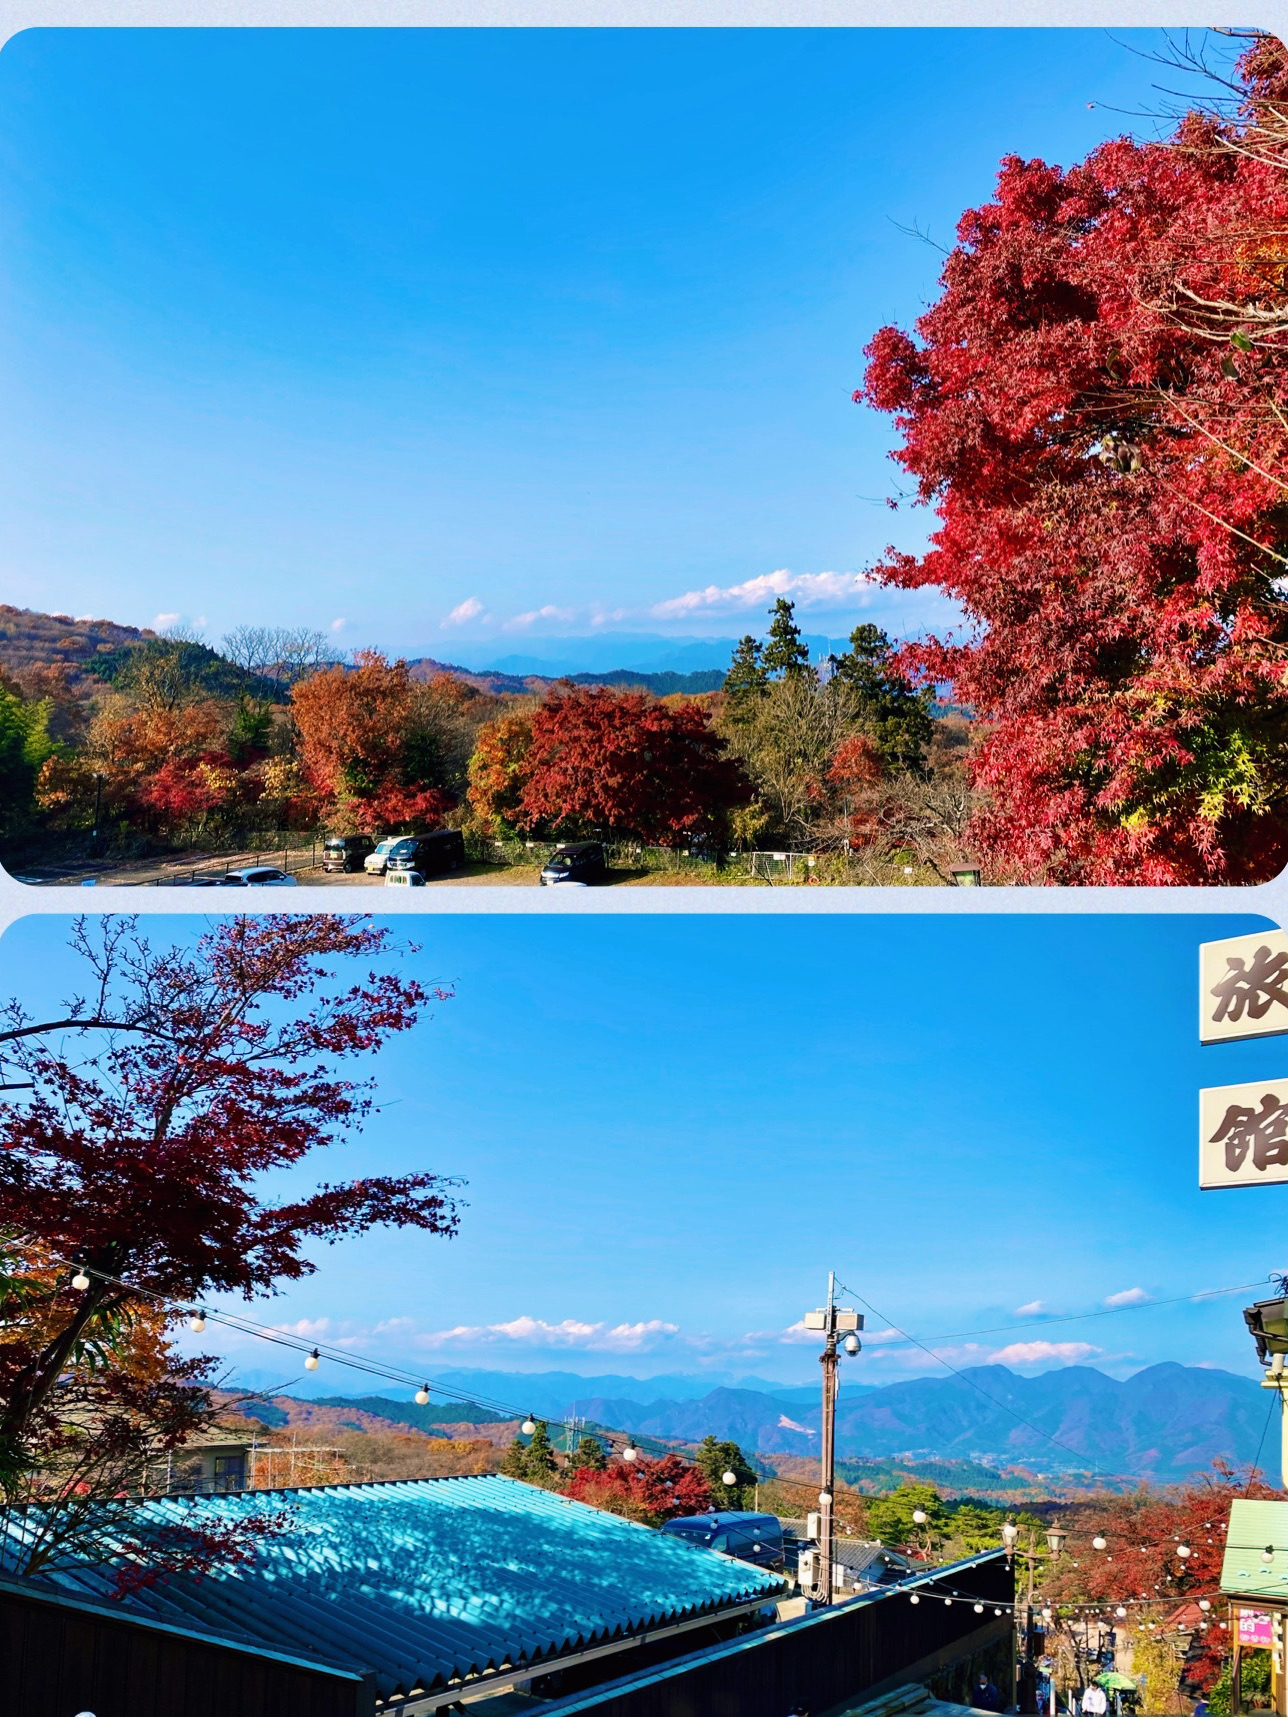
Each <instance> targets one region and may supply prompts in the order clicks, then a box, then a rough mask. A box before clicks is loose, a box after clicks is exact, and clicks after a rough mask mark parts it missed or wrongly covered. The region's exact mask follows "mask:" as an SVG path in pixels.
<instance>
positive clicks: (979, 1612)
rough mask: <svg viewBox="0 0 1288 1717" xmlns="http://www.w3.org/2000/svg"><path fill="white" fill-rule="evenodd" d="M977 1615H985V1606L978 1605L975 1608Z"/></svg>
mask: <svg viewBox="0 0 1288 1717" xmlns="http://www.w3.org/2000/svg"><path fill="white" fill-rule="evenodd" d="M975 1614H976V1615H977V1616H982V1615H983V1614H984V1606H983V1604H976V1606H975Z"/></svg>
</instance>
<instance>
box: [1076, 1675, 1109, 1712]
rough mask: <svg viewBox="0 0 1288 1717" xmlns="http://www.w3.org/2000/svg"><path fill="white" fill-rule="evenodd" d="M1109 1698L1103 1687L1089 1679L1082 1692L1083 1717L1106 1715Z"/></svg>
mask: <svg viewBox="0 0 1288 1717" xmlns="http://www.w3.org/2000/svg"><path fill="white" fill-rule="evenodd" d="M1108 1709H1109V1699H1108V1696H1107V1695H1106V1693H1105V1690H1104V1688H1103V1687H1100V1686H1099V1685H1097V1683H1096V1682H1094V1681H1089V1682H1088V1683H1087V1685H1086V1687H1085V1688H1084V1690H1083V1694H1082V1717H1105V1713H1106V1711H1108Z"/></svg>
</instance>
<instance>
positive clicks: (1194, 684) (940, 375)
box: [855, 37, 1288, 883]
mask: <svg viewBox="0 0 1288 1717" xmlns="http://www.w3.org/2000/svg"><path fill="white" fill-rule="evenodd" d="M1239 75H1240V77H1241V79H1242V82H1241V85H1240V94H1241V106H1240V109H1239V111H1238V112H1237V113H1235V114H1232V115H1229V116H1228V117H1225V118H1222V117H1220V116H1219V115H1214V114H1212V113H1210V112H1209V113H1200V112H1193V113H1191V114H1189V115H1188V116H1187V117H1186V118H1185V119H1184V120H1183V121H1182V123H1181V125H1180V127H1179V129H1178V131H1177V133H1176V135H1175V136H1174V137H1172V138H1171V139H1169V140H1166V141H1162V142H1158V143H1146V144H1141V143H1136V142H1133V141H1130V140H1128V139H1126V138H1122V139H1118V140H1116V141H1113V142H1110V143H1107V144H1105V145H1103V146H1102V147H1101V148H1099V149H1097V150H1096V151H1094V153H1092V154H1091V155H1090V156H1089V157H1088V159H1087V160H1086V161H1085V162H1082V163H1081V164H1079V165H1077V166H1074V167H1072V168H1070V169H1068V170H1067V171H1062V170H1061V169H1060V168H1058V167H1054V166H1050V165H1048V164H1046V163H1045V162H1042V161H1036V160H1033V161H1024V160H1021V159H1019V158H1018V157H1014V156H1011V157H1008V158H1007V159H1006V160H1004V161H1003V163H1002V166H1001V171H1000V174H999V177H998V183H997V193H996V197H995V199H994V201H992V202H991V203H989V204H986V205H985V206H984V207H982V208H978V209H973V210H969V211H967V213H966V214H965V215H963V216H962V219H961V221H960V223H959V225H958V244H957V246H956V248H955V249H954V250H953V252H952V254H951V255H950V256H949V258H948V261H947V263H946V264H945V266H944V270H943V275H942V287H943V290H942V293H941V296H940V298H939V300H938V302H937V303H936V304H935V305H934V306H933V307H932V308H931V309H930V310H929V311H928V312H927V313H926V314H925V315H924V316H923V317H921V319H920V320H919V321H918V323H917V326H916V333H917V339H916V340H914V339H912V338H910V337H909V336H908V335H907V334H905V333H902V332H900V331H899V330H897V329H894V328H884V329H882V330H881V331H880V332H879V333H878V334H877V335H876V337H875V338H874V340H873V341H872V342H871V344H870V345H869V347H868V348H867V356H868V359H869V363H868V368H867V372H866V377H865V381H864V385H863V387H862V388H861V389H860V391H859V393H858V394H856V396H855V397H856V399H859V400H862V401H864V402H866V403H868V404H870V405H872V406H875V407H876V408H877V409H878V410H881V411H884V412H889V413H892V414H894V416H895V420H896V424H897V427H898V430H899V432H900V436H901V445H900V447H899V449H898V451H897V453H896V455H895V457H896V459H897V460H898V462H899V463H900V464H901V465H902V466H903V467H904V469H905V470H907V471H908V472H909V473H910V474H911V475H912V476H913V477H914V478H915V479H916V484H917V491H918V495H919V498H920V500H921V501H922V502H923V503H925V504H930V505H933V506H934V507H935V509H936V511H937V514H938V519H939V527H938V529H937V531H936V532H935V533H934V536H933V537H932V543H931V547H930V549H929V550H928V552H927V553H925V554H923V555H909V554H900V553H897V552H895V551H894V550H891V551H889V553H888V556H887V558H886V560H885V562H884V563H883V565H882V566H881V567H880V569H879V571H880V574H881V576H882V577H883V578H884V579H885V580H886V581H887V582H888V583H891V584H896V585H902V586H905V587H910V588H912V587H920V586H928V585H933V586H938V587H939V588H940V589H942V590H944V591H945V592H947V593H948V594H950V595H951V596H953V597H954V598H956V599H957V601H958V602H959V603H960V604H961V605H962V607H963V609H964V610H965V614H966V616H967V620H968V623H969V624H968V628H967V630H966V633H965V635H964V636H961V637H951V636H950V637H949V638H946V639H941V640H931V641H930V642H928V643H925V644H923V645H920V646H918V647H915V648H910V649H908V650H906V651H905V652H904V656H903V661H904V663H905V665H906V666H908V667H910V668H911V669H913V670H915V671H916V672H918V673H920V675H921V676H922V677H923V678H924V679H928V680H933V681H937V682H940V683H944V682H948V683H951V685H952V688H953V695H954V697H955V698H956V699H957V700H958V701H960V702H963V703H965V704H968V705H971V706H973V707H974V709H975V711H976V713H977V715H978V717H979V718H980V719H981V721H982V723H983V724H984V727H985V733H986V737H985V738H984V740H983V743H982V744H981V745H980V746H979V747H978V749H977V751H976V752H975V755H974V758H973V768H974V772H975V779H976V784H977V785H978V786H980V787H982V788H984V789H985V790H986V792H987V794H988V795H989V799H990V804H989V806H988V807H987V809H986V810H985V811H984V813H983V814H982V815H981V816H980V817H978V818H977V820H976V825H975V828H974V830H973V838H974V840H975V842H976V844H977V845H978V846H979V847H980V848H981V849H982V850H983V852H984V853H985V855H986V856H987V857H988V858H989V859H990V860H991V863H992V868H993V869H994V871H995V872H996V873H997V874H998V875H999V876H1000V877H1003V878H1005V877H1013V878H1016V879H1027V880H1048V881H1054V882H1066V883H1067V882H1091V883H1097V882H1116V881H1136V882H1146V883H1182V882H1213V881H1246V880H1256V879H1261V878H1265V877H1267V876H1269V875H1271V874H1272V873H1273V872H1274V871H1276V870H1277V869H1278V868H1279V867H1280V866H1281V865H1282V864H1283V863H1284V861H1285V859H1288V605H1286V604H1285V601H1284V595H1283V583H1282V581H1283V577H1284V573H1285V569H1286V568H1288V487H1286V485H1285V480H1284V469H1285V463H1284V460H1285V453H1286V452H1288V415H1286V408H1288V318H1286V317H1285V315H1284V312H1285V311H1288V279H1286V278H1285V275H1284V269H1283V240H1282V235H1283V233H1284V231H1285V230H1288V147H1282V148H1281V147H1279V146H1278V145H1277V144H1276V145H1274V146H1261V145H1258V146H1257V147H1244V146H1243V144H1244V142H1245V141H1246V139H1247V138H1248V137H1249V136H1250V135H1253V134H1255V135H1257V136H1260V137H1264V136H1266V135H1270V134H1271V133H1272V132H1273V125H1271V123H1270V122H1271V121H1275V122H1276V123H1278V122H1279V121H1282V120H1283V118H1284V116H1285V114H1288V105H1286V104H1288V56H1286V55H1285V51H1284V49H1283V47H1282V45H1281V44H1280V43H1279V42H1277V41H1275V40H1274V39H1273V38H1269V37H1260V38H1258V39H1257V40H1256V42H1255V43H1254V44H1253V46H1252V48H1250V49H1249V50H1248V51H1247V53H1246V54H1245V55H1244V57H1243V60H1242V62H1241V66H1240V73H1239ZM1283 129H1284V127H1283V126H1282V124H1280V125H1279V131H1280V132H1282V131H1283ZM1276 135H1277V134H1276ZM1214 305H1215V306H1224V309H1223V310H1222V311H1221V315H1220V316H1219V317H1216V318H1215V319H1213V316H1212V315H1208V317H1207V321H1206V322H1205V320H1204V315H1205V314H1206V312H1204V311H1203V309H1202V307H1203V306H1214ZM1276 316H1277V317H1278V321H1276V319H1275V318H1276ZM1222 318H1224V319H1222Z"/></svg>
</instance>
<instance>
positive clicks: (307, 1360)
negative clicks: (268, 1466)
mask: <svg viewBox="0 0 1288 1717" xmlns="http://www.w3.org/2000/svg"><path fill="white" fill-rule="evenodd" d="M48 1255H49V1256H50V1257H52V1258H53V1259H54V1260H55V1262H57V1263H60V1264H64V1265H69V1266H71V1267H72V1268H73V1269H74V1274H73V1276H72V1278H71V1285H72V1287H73V1288H75V1289H77V1290H78V1291H79V1292H81V1293H85V1292H87V1291H88V1290H89V1289H90V1288H91V1287H92V1286H93V1284H94V1281H95V1280H97V1281H99V1282H102V1283H103V1284H104V1285H105V1286H107V1287H110V1288H117V1289H120V1290H121V1291H122V1292H125V1293H130V1294H137V1295H138V1296H139V1297H140V1298H141V1299H145V1300H149V1301H151V1302H152V1304H154V1305H155V1306H157V1307H158V1308H159V1309H161V1310H164V1311H167V1312H170V1313H172V1314H173V1315H174V1316H175V1317H179V1318H183V1319H184V1320H185V1321H186V1323H187V1326H188V1328H189V1329H190V1330H191V1331H192V1332H193V1334H194V1335H200V1334H202V1332H203V1331H204V1330H205V1328H206V1326H207V1324H208V1323H213V1324H217V1325H219V1326H221V1327H222V1328H225V1329H229V1330H233V1331H235V1332H236V1333H237V1334H239V1335H249V1336H253V1337H254V1338H255V1339H256V1340H259V1341H266V1342H268V1343H270V1344H271V1345H272V1346H275V1347H285V1348H287V1349H289V1350H290V1351H291V1352H293V1353H302V1354H304V1369H305V1370H306V1371H316V1370H318V1368H319V1366H320V1365H321V1363H322V1361H323V1359H325V1360H327V1361H328V1363H331V1364H334V1365H342V1366H345V1367H347V1368H348V1369H349V1370H350V1371H358V1372H361V1373H363V1374H364V1375H366V1376H369V1377H377V1378H381V1379H383V1380H384V1381H385V1382H387V1383H396V1384H399V1385H401V1386H403V1387H404V1388H406V1387H410V1386H411V1385H412V1384H417V1383H418V1387H417V1388H416V1391H415V1394H414V1395H413V1397H412V1399H413V1400H414V1401H415V1403H416V1405H417V1406H418V1407H426V1406H428V1405H429V1401H430V1396H431V1392H432V1393H434V1394H438V1395H441V1396H443V1397H444V1399H445V1400H448V1401H459V1402H462V1403H468V1404H469V1405H471V1406H476V1407H483V1408H485V1409H487V1410H488V1411H489V1412H496V1413H501V1414H502V1415H504V1417H505V1418H507V1419H521V1421H522V1422H521V1424H520V1426H519V1429H520V1431H521V1432H522V1433H523V1435H524V1436H525V1437H531V1436H533V1435H534V1434H535V1432H536V1429H537V1420H536V1418H535V1417H534V1416H533V1414H531V1413H525V1412H523V1411H522V1410H521V1409H519V1408H517V1407H515V1406H514V1405H513V1404H512V1403H510V1402H505V1401H500V1400H494V1399H492V1398H491V1397H488V1396H483V1395H477V1394H470V1393H469V1392H468V1391H466V1390H463V1389H457V1388H455V1387H454V1386H452V1385H451V1384H445V1383H439V1382H437V1381H436V1380H428V1381H420V1380H418V1378H417V1375H416V1373H415V1372H412V1371H405V1370H403V1369H402V1368H401V1367H397V1366H388V1365H382V1364H380V1363H379V1362H377V1361H373V1360H368V1359H361V1358H357V1357H355V1356H353V1355H352V1354H349V1353H346V1352H344V1351H343V1350H342V1349H338V1348H333V1347H330V1346H329V1345H328V1344H326V1343H317V1342H315V1343H314V1345H313V1346H312V1347H309V1346H308V1342H307V1340H306V1339H304V1338H301V1337H298V1336H295V1335H293V1334H292V1333H291V1332H290V1331H289V1330H280V1329H275V1328H273V1327H271V1326H266V1325H264V1324H258V1323H256V1322H255V1321H254V1320H253V1319H252V1318H245V1317H241V1316H239V1315H237V1314H236V1313H229V1312H216V1311H212V1310H210V1308H209V1307H203V1306H193V1305H192V1304H191V1302H189V1301H183V1300H176V1299H173V1298H172V1297H171V1296H170V1295H168V1294H162V1293H159V1292H158V1291H157V1290H156V1289H154V1288H147V1287H144V1286H143V1285H142V1283H139V1282H134V1281H129V1280H127V1279H126V1278H125V1277H123V1276H114V1275H112V1274H111V1273H110V1272H108V1271H106V1270H98V1269H95V1268H94V1267H93V1266H92V1265H89V1264H85V1263H82V1262H79V1261H75V1260H71V1259H68V1258H65V1257H61V1256H60V1255H59V1254H57V1253H52V1252H51V1253H49V1254H48ZM560 1423H562V1424H563V1426H564V1428H565V1430H569V1431H570V1430H571V1426H570V1423H569V1421H567V1420H563V1421H560ZM595 1434H596V1437H597V1438H598V1439H599V1440H600V1441H602V1442H607V1443H608V1445H609V1449H610V1451H612V1452H614V1453H616V1454H618V1455H619V1456H620V1458H621V1459H622V1460H624V1461H626V1462H628V1463H629V1462H635V1461H638V1460H639V1457H640V1451H639V1449H638V1448H637V1447H636V1445H635V1443H634V1441H633V1439H632V1438H631V1437H630V1436H629V1435H628V1434H626V1433H624V1432H621V1431H613V1430H602V1431H597V1432H596V1433H595ZM722 1477H723V1480H724V1483H725V1484H727V1485H731V1486H732V1485H735V1484H737V1482H738V1480H737V1475H736V1474H735V1473H731V1472H726V1473H724V1474H723V1475H722Z"/></svg>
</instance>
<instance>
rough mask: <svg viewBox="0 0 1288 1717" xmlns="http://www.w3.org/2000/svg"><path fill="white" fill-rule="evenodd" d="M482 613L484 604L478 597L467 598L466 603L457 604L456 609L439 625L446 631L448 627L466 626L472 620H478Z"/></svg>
mask: <svg viewBox="0 0 1288 1717" xmlns="http://www.w3.org/2000/svg"><path fill="white" fill-rule="evenodd" d="M482 612H483V604H482V603H481V602H480V601H479V599H478V597H477V596H467V597H466V598H465V600H464V602H458V603H457V604H456V606H455V608H453V610H452V612H451V613H450V614H449V615H447V616H446V618H445V619H443V620H440V621H439V625H440V626H441V627H443V628H444V630H445V629H446V628H447V627H448V626H466V625H468V624H469V622H470V621H471V620H477V619H478V617H479V615H480V614H481V613H482Z"/></svg>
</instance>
